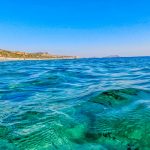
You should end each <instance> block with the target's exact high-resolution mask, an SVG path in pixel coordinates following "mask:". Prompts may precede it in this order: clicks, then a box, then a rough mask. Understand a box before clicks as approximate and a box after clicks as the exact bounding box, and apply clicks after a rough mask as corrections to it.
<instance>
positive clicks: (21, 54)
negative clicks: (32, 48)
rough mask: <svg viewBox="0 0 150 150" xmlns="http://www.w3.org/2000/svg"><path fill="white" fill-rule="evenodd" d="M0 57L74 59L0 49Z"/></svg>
mask: <svg viewBox="0 0 150 150" xmlns="http://www.w3.org/2000/svg"><path fill="white" fill-rule="evenodd" d="M0 57H3V58H22V59H50V58H76V57H74V56H59V55H50V54H48V53H43V52H39V53H26V52H20V51H8V50H2V49H0Z"/></svg>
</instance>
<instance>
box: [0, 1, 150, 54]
mask: <svg viewBox="0 0 150 150" xmlns="http://www.w3.org/2000/svg"><path fill="white" fill-rule="evenodd" d="M0 6H1V8H0V48H1V49H7V50H13V51H14V50H21V51H27V52H49V53H50V54H59V55H75V56H80V57H103V56H109V55H120V56H146V55H150V8H149V6H150V1H149V0H0Z"/></svg>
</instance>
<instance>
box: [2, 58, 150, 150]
mask: <svg viewBox="0 0 150 150" xmlns="http://www.w3.org/2000/svg"><path fill="white" fill-rule="evenodd" d="M149 149H150V58H149V57H139V58H112V59H76V60H50V61H14V62H0V150H149Z"/></svg>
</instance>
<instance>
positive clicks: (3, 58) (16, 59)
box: [0, 57, 78, 62]
mask: <svg viewBox="0 0 150 150" xmlns="http://www.w3.org/2000/svg"><path fill="white" fill-rule="evenodd" d="M61 59H62V60H63V59H78V58H77V57H72V58H71V57H64V58H10V57H7V58H5V57H0V62H4V61H26V60H61Z"/></svg>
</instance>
